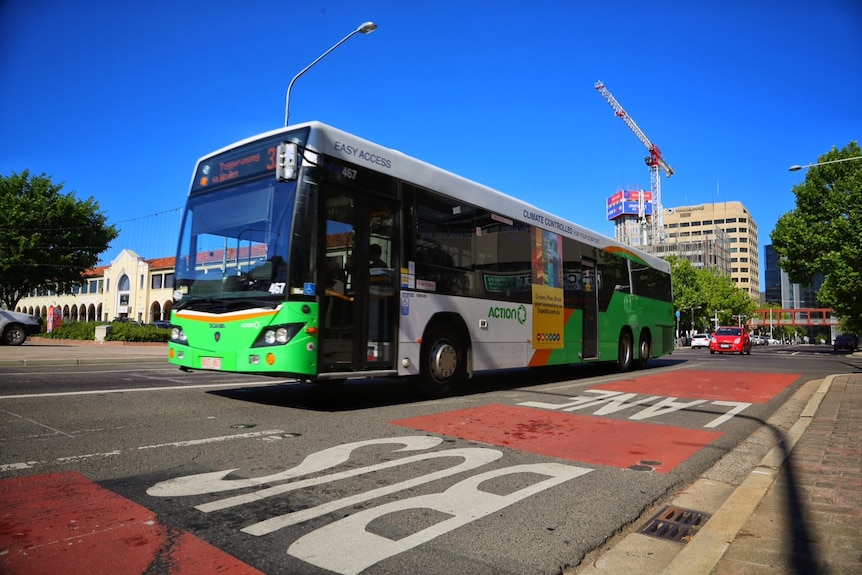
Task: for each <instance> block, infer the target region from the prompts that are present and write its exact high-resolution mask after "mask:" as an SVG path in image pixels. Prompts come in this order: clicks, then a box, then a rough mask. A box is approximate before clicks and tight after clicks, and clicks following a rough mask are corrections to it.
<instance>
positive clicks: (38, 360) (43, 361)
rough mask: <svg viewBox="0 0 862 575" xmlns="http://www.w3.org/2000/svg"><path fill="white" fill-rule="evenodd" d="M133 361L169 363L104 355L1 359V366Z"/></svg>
mask: <svg viewBox="0 0 862 575" xmlns="http://www.w3.org/2000/svg"><path fill="white" fill-rule="evenodd" d="M111 363H115V364H132V363H168V358H167V357H102V358H97V357H93V358H68V359H46V358H32V359H0V367H37V366H52V365H104V364H111Z"/></svg>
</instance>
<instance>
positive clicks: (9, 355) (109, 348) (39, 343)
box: [0, 337, 168, 367]
mask: <svg viewBox="0 0 862 575" xmlns="http://www.w3.org/2000/svg"><path fill="white" fill-rule="evenodd" d="M167 361H168V344H167V343H127V342H122V341H107V342H104V343H99V342H95V341H77V340H66V339H50V338H46V337H31V338H27V341H25V342H24V343H23V344H22V345H18V346H8V345H0V367H15V366H18V367H22V366H36V365H92V364H100V363H160V362H163V363H167Z"/></svg>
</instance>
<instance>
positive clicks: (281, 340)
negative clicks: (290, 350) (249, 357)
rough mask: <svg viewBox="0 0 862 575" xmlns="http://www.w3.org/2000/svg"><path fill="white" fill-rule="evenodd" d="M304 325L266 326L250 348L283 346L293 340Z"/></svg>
mask: <svg viewBox="0 0 862 575" xmlns="http://www.w3.org/2000/svg"><path fill="white" fill-rule="evenodd" d="M304 325H305V324H302V323H287V324H284V325H271V326H268V327H266V328H264V330H263V331H262V332H261V333H260V335H259V336H258V337H257V340H256V341H255V342H254V344H253V345H252V347H267V346H272V345H284V344H286V343H287V342H289V341H290V340H291V339H293V338H294V336H295V335H296V334H297V333H299V330H301V329H302V326H304Z"/></svg>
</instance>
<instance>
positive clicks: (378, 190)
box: [169, 122, 674, 395]
mask: <svg viewBox="0 0 862 575" xmlns="http://www.w3.org/2000/svg"><path fill="white" fill-rule="evenodd" d="M572 201H573V202H576V201H577V198H576V197H572ZM171 324H172V331H171V340H170V342H169V359H170V361H171V362H172V363H174V364H176V365H178V366H180V367H181V368H183V369H205V370H224V371H231V372H241V373H259V374H270V375H275V376H280V377H295V378H298V379H301V380H305V381H315V382H321V383H323V382H333V381H341V380H345V379H348V378H358V377H405V378H407V377H410V376H416V378H415V379H418V380H419V382H420V383H421V385H422V387H423V389H424V390H425V392H426V393H428V394H430V395H442V394H445V393H448V392H450V391H451V390H452V388H453V387H454V386H455V385H457V384H459V383H461V382H463V381H465V380H467V379H468V378H470V377H471V376H472V374H473V373H474V372H477V371H481V370H498V369H506V368H523V367H527V366H549V365H564V364H576V363H592V362H601V361H604V362H616V363H617V364H618V365H619V367H620V369H623V370H628V369H630V368H633V367H642V366H644V365H645V364H646V362H647V360H648V359H649V358H651V357H658V356H661V355H664V354H667V353H670V352H671V351H672V350H673V345H674V339H673V326H674V309H673V303H672V290H671V276H670V266H669V264H668V263H667V262H665V261H664V260H662V259H659V258H656V257H654V256H651V255H649V254H646V253H643V252H640V251H638V250H636V249H634V248H631V247H629V246H626V245H623V244H621V243H619V242H616V241H614V240H613V239H611V238H608V237H604V236H602V235H600V234H597V233H595V232H592V231H590V230H587V229H585V228H583V227H581V226H579V225H577V224H575V223H572V222H570V221H566V220H564V219H563V218H561V217H558V216H556V215H553V214H551V213H549V212H547V211H545V210H543V209H540V208H538V207H535V206H533V205H530V204H528V203H526V202H523V201H521V200H518V199H515V198H513V197H511V196H508V195H505V194H503V193H500V192H498V191H495V190H492V189H490V188H488V187H485V186H482V185H480V184H477V183H475V182H472V181H469V180H467V179H465V178H462V177H459V176H456V175H454V174H452V173H450V172H447V171H445V170H442V169H440V168H437V167H434V166H431V165H429V164H427V163H424V162H422V161H419V160H416V159H414V158H411V157H409V156H406V155H405V154H403V153H401V152H398V151H395V150H392V149H388V148H385V147H382V146H379V145H377V144H374V143H372V142H369V141H367V140H364V139H361V138H358V137H357V136H354V135H351V134H348V133H346V132H343V131H340V130H338V129H335V128H333V127H330V126H327V125H324V124H321V123H319V122H309V123H304V124H297V125H294V126H289V127H285V128H280V129H278V130H274V131H271V132H268V133H265V134H262V135H259V136H255V137H253V138H250V139H246V140H243V141H241V142H237V143H236V144H233V145H231V146H228V147H226V148H223V149H221V150H219V151H217V152H215V153H213V154H210V155H208V156H205V157H203V158H201V160H200V161H198V163H197V166H196V168H195V171H194V175H193V178H192V182H191V190H190V191H189V197H188V202H187V205H186V209H185V214H184V216H183V224H182V229H181V232H180V240H179V246H178V251H177V260H176V276H175V292H174V307H173V312H172V316H171Z"/></svg>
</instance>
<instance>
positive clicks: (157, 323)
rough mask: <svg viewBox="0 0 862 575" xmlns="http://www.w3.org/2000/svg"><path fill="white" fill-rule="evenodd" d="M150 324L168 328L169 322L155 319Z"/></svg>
mask: <svg viewBox="0 0 862 575" xmlns="http://www.w3.org/2000/svg"><path fill="white" fill-rule="evenodd" d="M150 325H152V326H154V327H160V328H169V327H171V322H169V321H161V320H156V321H154V322H153V323H151V324H150Z"/></svg>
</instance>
